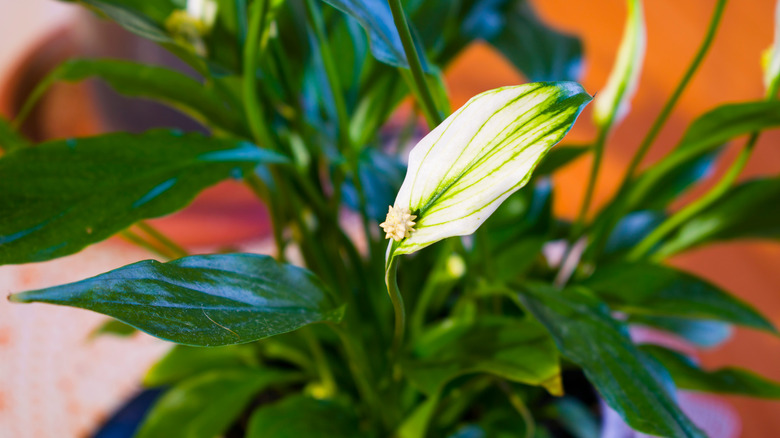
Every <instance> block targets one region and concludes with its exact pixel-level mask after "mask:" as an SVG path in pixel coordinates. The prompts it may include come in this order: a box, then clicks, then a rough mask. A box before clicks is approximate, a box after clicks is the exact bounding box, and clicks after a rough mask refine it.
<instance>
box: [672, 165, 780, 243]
mask: <svg viewBox="0 0 780 438" xmlns="http://www.w3.org/2000/svg"><path fill="white" fill-rule="evenodd" d="M779 215H780V178H764V179H757V180H753V181H748V182H745V183H742V184H740V185H738V186H737V187H734V188H733V189H731V190H730V191H729V192H728V193H726V194H725V195H724V196H723V197H722V198H721V199H719V200H718V201H717V202H715V203H714V204H712V205H711V206H710V207H708V208H706V209H705V210H704V211H702V212H701V213H699V214H698V215H696V216H694V217H692V218H691V219H689V220H688V221H687V222H686V223H684V224H683V225H682V226H681V227H680V229H679V231H678V232H677V233H675V235H674V236H672V237H671V238H670V239H669V240H668V241H667V242H666V243H665V244H664V245H662V246H661V248H660V249H659V250H658V251H657V254H658V255H659V256H669V255H672V254H676V253H678V252H681V251H684V250H686V249H690V248H693V247H696V246H699V245H702V244H705V243H710V242H714V241H722V240H733V239H751V238H752V239H778V238H780V221H778V220H777V218H778V217H779Z"/></svg>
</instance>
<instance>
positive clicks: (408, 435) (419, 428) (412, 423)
mask: <svg viewBox="0 0 780 438" xmlns="http://www.w3.org/2000/svg"><path fill="white" fill-rule="evenodd" d="M438 404H439V394H438V393H437V394H434V395H433V396H430V397H428V398H427V399H426V400H425V401H424V402H422V403H420V405H419V406H417V407H416V408H415V409H414V411H412V413H411V414H410V415H409V416H408V417H406V419H404V421H403V423H401V426H400V427H399V428H398V437H399V438H425V437H426V436H427V432H428V425H429V424H430V422H431V419H432V418H433V415H434V414H435V413H436V407H437V406H438Z"/></svg>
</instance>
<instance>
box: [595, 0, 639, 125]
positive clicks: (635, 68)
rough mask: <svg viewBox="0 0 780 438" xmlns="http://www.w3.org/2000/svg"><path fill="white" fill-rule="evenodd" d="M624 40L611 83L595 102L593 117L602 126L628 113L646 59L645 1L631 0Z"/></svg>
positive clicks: (608, 80)
mask: <svg viewBox="0 0 780 438" xmlns="http://www.w3.org/2000/svg"><path fill="white" fill-rule="evenodd" d="M626 3H627V4H628V14H627V17H626V27H625V28H624V30H623V39H622V40H621V43H620V48H619V49H618V54H617V59H616V60H615V65H614V66H613V67H612V72H611V73H610V75H609V79H607V84H606V85H605V86H604V88H603V89H602V90H601V92H600V93H598V94H597V96H596V98H595V101H594V102H593V120H594V121H595V122H596V124H597V125H599V126H600V127H601V128H602V129H608V128H609V127H610V126H612V125H613V124H616V123H619V122H620V121H621V120H622V119H623V117H625V115H626V114H628V109H629V104H630V101H631V99H632V98H633V97H634V93H635V92H636V87H637V85H638V84H639V75H640V73H641V72H642V63H643V62H644V59H645V44H646V39H647V38H646V35H645V34H646V31H645V18H644V13H643V11H642V8H643V6H642V1H641V0H627V2H626Z"/></svg>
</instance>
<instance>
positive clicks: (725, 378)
mask: <svg viewBox="0 0 780 438" xmlns="http://www.w3.org/2000/svg"><path fill="white" fill-rule="evenodd" d="M641 348H642V350H643V351H645V352H647V353H649V354H651V355H652V356H653V357H655V358H656V359H657V360H659V361H660V362H661V363H662V364H663V366H664V367H665V368H666V369H667V370H669V373H670V374H671V375H672V378H673V379H674V383H675V384H676V385H677V386H678V387H679V388H680V389H687V390H691V391H703V392H714V393H718V394H734V395H745V396H748V397H760V398H769V399H780V383H777V382H773V381H771V380H769V379H766V378H764V377H761V376H759V375H758V374H756V373H753V372H751V371H747V370H743V369H740V368H733V367H726V368H720V369H717V370H714V371H708V370H705V369H702V368H700V367H699V366H698V365H697V364H696V363H694V362H693V360H691V359H689V358H688V357H686V356H685V355H683V354H681V353H678V352H676V351H672V350H668V349H666V348H663V347H659V346H656V345H644V346H642V347H641Z"/></svg>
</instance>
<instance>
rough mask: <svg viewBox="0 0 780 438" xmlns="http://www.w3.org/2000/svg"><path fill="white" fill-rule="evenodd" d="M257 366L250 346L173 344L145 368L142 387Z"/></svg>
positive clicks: (254, 353) (255, 357)
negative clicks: (207, 346)
mask: <svg viewBox="0 0 780 438" xmlns="http://www.w3.org/2000/svg"><path fill="white" fill-rule="evenodd" d="M258 364H259V363H258V360H257V352H256V350H255V348H254V346H252V345H226V346H224V347H212V348H203V347H189V346H186V345H175V346H174V347H173V348H171V350H170V351H169V352H168V353H167V354H166V355H165V356H163V358H162V359H160V360H159V361H157V363H155V364H154V365H152V367H151V368H149V370H148V371H147V372H146V375H145V376H144V378H143V384H144V385H145V386H148V387H155V386H164V385H172V384H174V383H177V382H180V381H182V380H185V379H188V378H190V377H193V376H195V375H197V374H201V373H205V372H207V371H210V370H216V369H225V368H230V369H240V368H251V367H253V366H257V365H258Z"/></svg>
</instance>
